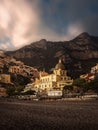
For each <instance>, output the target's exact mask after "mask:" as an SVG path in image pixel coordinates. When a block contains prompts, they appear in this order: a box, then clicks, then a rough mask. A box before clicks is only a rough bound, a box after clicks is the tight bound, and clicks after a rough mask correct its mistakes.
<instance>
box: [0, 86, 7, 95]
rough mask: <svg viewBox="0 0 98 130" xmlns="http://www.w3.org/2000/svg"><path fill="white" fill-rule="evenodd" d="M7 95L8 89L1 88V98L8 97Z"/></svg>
mask: <svg viewBox="0 0 98 130" xmlns="http://www.w3.org/2000/svg"><path fill="white" fill-rule="evenodd" d="M6 96H7V93H6V89H5V88H3V87H0V97H6Z"/></svg>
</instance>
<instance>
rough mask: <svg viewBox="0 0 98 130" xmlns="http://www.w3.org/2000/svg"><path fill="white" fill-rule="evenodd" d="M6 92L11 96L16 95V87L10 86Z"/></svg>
mask: <svg viewBox="0 0 98 130" xmlns="http://www.w3.org/2000/svg"><path fill="white" fill-rule="evenodd" d="M6 92H7V94H8V95H9V96H13V95H15V87H14V86H8V87H7V89H6Z"/></svg>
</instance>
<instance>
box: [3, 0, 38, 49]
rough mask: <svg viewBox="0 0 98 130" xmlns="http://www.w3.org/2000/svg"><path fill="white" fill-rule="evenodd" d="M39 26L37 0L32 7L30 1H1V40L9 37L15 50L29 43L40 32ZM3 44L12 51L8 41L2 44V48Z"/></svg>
mask: <svg viewBox="0 0 98 130" xmlns="http://www.w3.org/2000/svg"><path fill="white" fill-rule="evenodd" d="M35 12H36V13H35ZM39 24H40V16H39V12H38V8H37V0H36V1H34V2H33V5H32V6H31V5H30V3H29V0H28V1H27V0H8V1H6V0H1V1H0V39H5V38H7V37H8V38H9V39H10V40H9V41H10V42H11V43H12V44H13V47H14V48H18V47H20V46H22V45H24V44H26V43H27V42H28V43H29V42H30V40H31V39H32V36H33V34H34V35H35V34H36V32H37V31H38V27H39ZM31 28H32V30H31ZM2 32H3V33H2ZM29 33H30V34H29ZM2 44H5V45H6V46H7V47H8V49H12V48H10V46H9V45H8V41H5V42H4V43H1V44H0V47H1V45H2ZM5 45H4V46H5Z"/></svg>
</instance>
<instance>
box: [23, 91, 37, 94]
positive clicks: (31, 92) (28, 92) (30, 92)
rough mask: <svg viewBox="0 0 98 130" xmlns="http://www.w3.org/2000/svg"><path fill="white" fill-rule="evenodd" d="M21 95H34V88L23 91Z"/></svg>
mask: <svg viewBox="0 0 98 130" xmlns="http://www.w3.org/2000/svg"><path fill="white" fill-rule="evenodd" d="M23 95H35V91H34V90H28V91H27V92H24V93H23Z"/></svg>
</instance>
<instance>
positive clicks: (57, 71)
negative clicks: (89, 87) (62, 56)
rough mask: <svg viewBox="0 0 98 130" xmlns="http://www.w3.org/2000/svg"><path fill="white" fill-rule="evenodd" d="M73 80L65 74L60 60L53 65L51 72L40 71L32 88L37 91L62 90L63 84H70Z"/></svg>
mask: <svg viewBox="0 0 98 130" xmlns="http://www.w3.org/2000/svg"><path fill="white" fill-rule="evenodd" d="M72 83H73V80H72V79H71V78H70V77H69V76H67V71H66V70H65V67H64V65H63V64H62V61H61V60H59V63H58V64H57V65H56V66H55V68H54V70H53V74H48V73H46V72H40V78H39V79H37V80H36V81H35V85H34V88H36V90H38V91H40V92H41V91H50V90H62V89H63V87H64V86H66V85H71V84H72Z"/></svg>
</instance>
